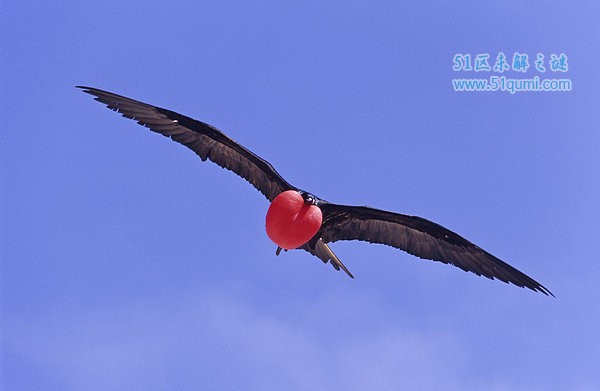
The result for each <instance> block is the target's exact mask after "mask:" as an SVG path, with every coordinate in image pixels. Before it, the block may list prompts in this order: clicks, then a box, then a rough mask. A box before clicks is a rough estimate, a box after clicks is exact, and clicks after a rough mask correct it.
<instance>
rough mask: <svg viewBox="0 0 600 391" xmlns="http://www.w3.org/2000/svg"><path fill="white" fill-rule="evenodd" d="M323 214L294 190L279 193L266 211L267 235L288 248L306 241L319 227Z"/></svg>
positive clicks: (282, 246) (277, 243)
mask: <svg viewBox="0 0 600 391" xmlns="http://www.w3.org/2000/svg"><path fill="white" fill-rule="evenodd" d="M322 221H323V214H322V213H321V209H320V208H319V207H317V206H315V205H310V204H307V203H305V202H304V199H303V198H302V195H300V193H298V192H297V191H295V190H288V191H284V192H283V193H281V194H279V195H278V196H277V197H275V199H274V200H273V202H271V205H270V206H269V210H268V211H267V219H266V224H265V225H266V228H267V235H268V236H269V238H270V239H271V240H272V241H273V242H275V244H276V245H278V246H279V247H281V248H283V249H286V250H290V249H293V248H298V247H300V246H302V245H303V244H304V243H306V242H308V241H309V240H310V239H311V238H312V237H313V236H314V235H315V234H316V233H317V231H318V230H319V228H320V227H321V222H322Z"/></svg>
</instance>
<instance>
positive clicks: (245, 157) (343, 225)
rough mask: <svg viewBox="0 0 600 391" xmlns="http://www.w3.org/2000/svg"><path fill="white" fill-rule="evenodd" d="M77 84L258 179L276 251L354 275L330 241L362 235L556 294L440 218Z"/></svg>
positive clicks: (185, 120) (125, 113) (128, 115)
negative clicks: (314, 187) (382, 205)
mask: <svg viewBox="0 0 600 391" xmlns="http://www.w3.org/2000/svg"><path fill="white" fill-rule="evenodd" d="M77 88H81V89H82V90H83V92H86V93H88V94H91V95H93V96H95V98H94V99H95V100H97V101H99V102H101V103H104V104H105V105H106V106H107V107H108V108H109V109H112V110H114V111H116V112H118V113H121V114H122V115H123V117H126V118H130V119H133V120H135V121H137V123H138V124H140V125H142V126H145V127H147V128H150V130H152V131H154V132H157V133H160V134H162V135H163V136H166V137H169V138H170V139H172V140H173V141H176V142H178V143H180V144H182V145H185V146H186V147H188V148H189V149H191V150H192V151H194V152H195V153H196V154H197V155H198V156H199V157H200V159H202V160H203V161H206V160H207V159H208V160H210V161H212V162H214V163H216V164H218V165H219V166H221V167H222V168H225V169H227V170H230V171H232V172H234V173H235V174H237V175H239V176H240V177H242V178H243V179H245V180H246V181H248V182H249V183H250V184H251V185H253V186H254V187H255V188H256V189H257V190H258V191H260V192H261V193H262V194H263V195H264V196H265V197H266V198H267V199H268V200H269V201H270V202H271V204H270V207H269V210H268V212H267V217H266V224H265V225H266V230H267V235H268V236H269V238H271V240H273V241H274V242H275V244H277V246H278V247H277V251H276V254H277V255H279V253H280V251H281V250H282V249H284V250H286V251H287V250H290V249H302V250H305V251H308V252H309V253H311V254H312V255H314V256H316V257H317V258H319V259H320V260H322V261H323V262H324V263H327V262H330V263H331V265H332V266H333V267H334V268H335V269H336V270H340V269H342V270H344V271H345V272H346V273H347V274H348V276H350V277H351V278H354V276H353V275H352V273H350V271H349V270H348V269H347V268H346V266H344V264H343V263H342V262H341V261H340V259H339V258H338V257H337V256H336V255H335V254H334V253H333V251H332V250H331V248H330V247H329V246H328V243H332V242H337V241H338V240H360V241H365V242H370V243H379V244H385V245H388V246H392V247H395V248H398V249H400V250H404V251H406V252H407V253H409V254H412V255H414V256H417V257H419V258H422V259H428V260H433V261H439V262H443V263H447V264H451V265H454V266H457V267H459V268H461V269H462V270H464V271H468V272H473V273H475V274H477V275H478V276H484V277H487V278H489V279H492V280H493V279H498V280H501V281H504V282H506V283H512V284H514V285H516V286H519V287H526V288H529V289H531V290H533V291H538V292H541V293H543V294H545V295H552V292H550V291H549V290H548V289H547V288H545V287H544V286H543V285H541V284H540V283H538V282H537V281H535V280H534V279H532V278H531V277H529V276H527V275H526V274H524V273H522V272H520V271H519V270H517V269H515V268H514V267H512V266H510V265H509V264H507V263H505V262H503V261H501V260H500V259H498V258H496V257H495V256H493V255H492V254H490V253H488V252H487V251H485V250H483V249H482V248H480V247H478V246H476V245H475V244H473V243H471V242H469V241H468V240H466V239H465V238H463V237H462V236H460V235H458V234H456V233H454V232H452V231H450V230H449V229H447V228H444V227H442V226H441V225H439V224H436V223H434V222H432V221H429V220H426V219H424V218H421V217H417V216H409V215H404V214H399V213H394V212H388V211H384V210H379V209H374V208H371V207H366V206H348V205H340V204H334V203H331V202H327V201H325V200H323V199H321V198H318V197H316V196H314V195H313V194H311V193H309V192H306V191H304V190H301V189H299V188H297V187H295V186H293V185H291V184H289V183H288V182H287V181H286V180H285V179H284V178H283V177H282V176H281V175H280V174H279V173H278V172H277V171H276V170H275V169H274V168H273V166H272V165H271V164H270V163H269V162H267V161H266V160H264V159H262V158H261V157H259V156H257V155H256V154H254V153H253V152H251V151H250V150H248V149H246V148H245V147H243V146H242V145H240V144H238V143H237V142H235V141H233V140H232V139H231V138H229V137H228V136H226V135H225V134H224V133H222V132H221V131H220V130H218V129H217V128H215V127H213V126H211V125H209V124H207V123H204V122H202V121H198V120H195V119H193V118H190V117H187V116H185V115H182V114H179V113H176V112H174V111H171V110H168V109H164V108H161V107H158V106H153V105H150V104H147V103H143V102H140V101H137V100H134V99H130V98H126V97H124V96H121V95H117V94H114V93H111V92H107V91H103V90H100V89H97V88H91V87H84V86H77ZM552 296H554V295H552Z"/></svg>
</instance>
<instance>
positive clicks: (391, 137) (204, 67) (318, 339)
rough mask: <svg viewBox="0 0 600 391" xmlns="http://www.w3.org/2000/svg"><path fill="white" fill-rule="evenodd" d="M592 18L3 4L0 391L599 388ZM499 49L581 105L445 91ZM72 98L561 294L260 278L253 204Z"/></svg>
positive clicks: (396, 261) (376, 271) (413, 267)
mask: <svg viewBox="0 0 600 391" xmlns="http://www.w3.org/2000/svg"><path fill="white" fill-rule="evenodd" d="M599 16H600V6H598V4H597V3H596V2H592V1H588V2H580V3H578V4H577V5H571V4H570V3H566V2H554V3H549V2H542V1H537V2H528V3H523V2H502V3H501V4H488V3H485V4H484V3H482V2H475V1H472V2H462V3H460V4H457V3H456V2H426V3H423V2H409V3H405V2H402V3H400V2H391V1H390V2H384V1H381V2H366V1H365V2H351V3H350V4H348V2H338V1H326V2H310V3H307V2H285V3H284V2H275V1H271V2H262V1H258V2H252V3H251V4H250V3H248V2H224V1H219V2H217V1H214V2H182V1H175V2H172V3H169V4H167V3H165V2H163V1H161V2H158V1H150V2H141V1H125V2H123V1H119V2H117V1H105V2H71V1H63V2H53V1H44V2H42V1H18V2H3V3H2V4H1V5H0V37H1V38H0V45H1V46H0V52H1V53H2V55H1V56H0V70H1V76H0V83H1V87H2V88H1V94H0V99H1V102H0V103H1V104H0V113H1V114H2V118H3V121H2V134H3V137H2V142H1V143H0V162H1V163H2V167H3V169H2V171H1V173H2V174H1V175H2V176H1V186H0V201H1V202H0V205H1V209H0V212H1V215H0V230H1V231H0V233H1V242H0V257H1V277H0V278H1V280H0V281H1V295H2V296H1V319H0V321H1V326H0V327H1V345H0V349H1V351H0V353H1V357H2V361H1V364H2V372H1V386H2V387H1V388H2V389H6V390H38V389H45V390H81V389H86V390H121V389H148V390H153V389H156V390H159V389H249V390H255V389H256V390H259V389H260V390H281V389H286V390H303V389H346V390H364V389H378V390H399V389H411V390H416V389H418V390H439V389H444V390H464V389H470V390H497V391H500V390H511V391H514V390H517V391H518V390H593V389H598V388H599V387H600V375H599V374H598V373H599V372H598V371H597V363H598V362H600V335H599V333H598V330H600V311H599V310H598V302H599V301H600V294H599V293H598V290H597V289H596V285H597V282H598V277H599V275H600V265H599V263H598V255H597V254H598V252H597V243H598V228H597V224H596V222H597V221H598V220H599V218H600V208H599V206H598V199H600V181H598V169H599V167H600V154H599V153H598V151H599V150H600V132H599V131H598V123H599V122H600V121H599V118H598V112H599V108H600V107H599V102H600V100H599V97H600V95H599V90H598V88H599V85H600V78H599V73H598V71H597V68H598V67H597V63H598V61H599V59H600V55H599V54H600V53H599V49H598V45H597V43H598V42H599V41H600V30H598V26H597V21H598V19H599V18H598V17H599ZM500 51H502V52H504V53H507V54H510V55H512V53H514V52H520V53H523V52H525V53H529V54H530V56H535V54H536V53H543V54H545V55H546V57H547V58H549V57H550V54H553V53H556V54H558V53H565V54H566V55H567V56H568V59H569V71H568V72H567V73H565V74H561V75H560V77H565V78H569V79H571V80H572V83H573V90H572V91H570V92H554V93H549V92H548V93H542V92H522V93H517V94H514V95H512V94H509V93H506V92H488V93H483V92H480V93H476V92H471V93H459V92H454V91H453V90H452V85H451V80H452V79H453V78H455V77H457V73H456V72H453V71H452V58H453V56H454V55H455V54H457V53H470V54H473V55H475V54H478V53H490V54H492V55H493V56H495V55H496V54H497V53H498V52H500ZM536 74H537V73H536V71H535V70H532V69H530V70H529V71H528V72H527V73H526V74H525V75H522V74H517V73H515V72H512V71H510V72H509V73H508V74H507V76H511V77H533V76H534V75H536ZM460 75H462V77H478V76H479V75H476V74H475V73H474V72H471V73H468V72H463V73H460ZM488 75H489V74H487V75H486V74H484V75H483V77H487V76H488ZM550 76H553V75H550ZM81 84H82V85H90V86H94V87H98V88H102V89H106V90H109V91H114V92H116V93H120V94H123V95H126V96H130V97H132V98H135V99H139V100H142V101H145V102H148V103H152V104H155V105H160V106H162V107H166V108H170V109H172V110H175V111H178V112H180V113H183V114H187V115H190V116H192V117H195V118H197V119H201V120H203V121H206V122H209V123H211V124H213V125H215V126H217V127H218V128H220V129H221V130H223V131H224V132H225V133H227V134H228V135H229V136H231V137H232V138H234V139H235V140H237V141H238V142H240V143H242V144H243V145H245V146H246V147H248V148H250V149H251V150H252V151H254V152H255V153H257V154H259V155H261V156H262V157H264V158H265V159H267V160H269V161H270V162H271V163H272V164H273V165H274V166H275V167H276V168H277V170H278V171H279V172H280V173H281V174H282V175H284V176H285V178H286V179H287V180H288V181H290V182H291V183H293V184H294V185H296V186H298V187H301V188H304V189H306V190H309V191H311V192H313V193H315V194H316V195H318V196H320V197H322V198H325V199H327V200H330V201H335V202H339V203H347V204H359V205H363V204H366V205H369V206H374V207H378V208H382V209H388V210H393V211H397V212H401V213H407V214H414V215H419V216H422V217H425V218H428V219H431V220H433V221H436V222H438V223H440V224H442V225H444V226H447V227H448V228H450V229H452V230H454V231H456V232H458V233H459V234H461V235H463V236H465V237H466V238H468V239H469V240H471V241H473V242H474V243H476V244H478V245H480V246H481V247H483V248H485V249H487V250H488V251H490V252H492V253H493V254H495V255H497V256H498V257H500V258H501V259H503V260H505V261H507V262H508V263H510V264H512V265H514V266H515V267H517V268H519V269H520V270H522V271H524V272H525V273H527V274H529V275H530V276H532V277H533V278H535V279H537V280H538V281H540V282H541V283H542V284H544V285H545V286H547V287H548V288H549V289H550V290H551V291H552V292H554V293H555V294H556V296H557V297H556V299H553V298H549V297H545V296H544V295H542V294H539V293H533V292H531V291H528V290H525V289H519V288H516V287H514V286H508V285H506V284H503V283H501V282H497V281H490V280H488V279H485V278H480V277H477V276H475V275H474V274H471V273H464V272H462V271H461V270H459V269H457V268H454V267H450V266H446V265H443V264H441V263H437V262H429V261H421V260H418V259H417V258H414V257H412V256H410V255H408V254H406V253H403V252H401V251H399V250H395V249H392V248H389V247H385V246H376V245H368V244H365V243H358V242H347V243H343V242H338V243H335V244H334V245H333V249H334V251H335V252H336V253H337V255H338V256H339V257H340V258H341V259H342V260H343V261H344V263H345V264H346V266H348V268H349V269H350V270H351V271H352V272H353V273H354V275H355V276H356V279H355V280H351V279H349V278H347V277H346V276H345V275H344V274H342V273H336V272H335V271H333V269H332V268H331V267H330V266H329V265H323V264H322V263H321V262H320V261H318V260H317V259H316V258H312V257H311V256H309V255H308V254H306V253H304V252H296V251H292V252H288V253H286V254H282V255H281V256H279V257H275V254H274V253H275V247H276V246H275V245H274V244H273V243H271V242H270V241H269V239H268V238H267V236H266V234H265V231H264V216H265V213H266V210H267V207H268V204H267V202H266V201H265V199H264V198H263V196H262V195H261V194H260V193H258V192H257V191H255V190H254V189H253V188H252V187H251V186H249V185H248V184H247V183H245V182H244V181H243V180H241V179H239V178H238V177H236V176H235V175H233V174H231V173H229V172H226V171H224V170H222V169H220V168H219V167H217V166H215V165H214V164H211V163H203V162H201V161H200V160H199V159H198V158H197V157H196V156H195V155H194V154H193V153H191V152H190V151H188V150H186V149H185V148H183V147H181V146H180V145H177V144H176V143H173V142H170V141H169V140H168V139H166V138H164V137H162V136H160V135H157V134H153V133H151V132H149V131H147V130H146V129H144V128H142V127H140V126H138V125H136V124H135V123H134V122H133V121H129V120H126V119H123V118H121V117H120V116H118V115H116V114H115V113H111V112H110V111H109V110H106V109H105V108H103V107H102V106H101V105H100V104H98V103H96V102H94V101H93V100H92V99H91V98H90V97H89V96H87V95H84V94H82V93H81V92H79V91H78V90H76V89H75V88H73V86H75V85H81Z"/></svg>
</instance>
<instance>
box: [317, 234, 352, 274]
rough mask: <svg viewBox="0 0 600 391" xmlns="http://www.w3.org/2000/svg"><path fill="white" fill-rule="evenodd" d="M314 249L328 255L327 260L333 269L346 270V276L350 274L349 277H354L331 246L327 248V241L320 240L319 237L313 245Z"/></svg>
mask: <svg viewBox="0 0 600 391" xmlns="http://www.w3.org/2000/svg"><path fill="white" fill-rule="evenodd" d="M315 249H316V250H317V251H319V252H324V253H325V254H327V255H328V257H329V261H330V262H331V266H333V268H334V269H335V270H340V269H342V270H343V271H345V272H346V274H347V275H348V276H350V278H354V276H353V275H352V273H350V270H348V268H346V266H344V264H343V263H342V261H340V259H339V258H338V257H337V255H335V254H334V252H333V251H332V250H331V248H329V246H328V245H327V243H325V242H323V240H321V239H319V240H317V244H316V245H315Z"/></svg>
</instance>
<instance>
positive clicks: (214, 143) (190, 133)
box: [77, 86, 296, 201]
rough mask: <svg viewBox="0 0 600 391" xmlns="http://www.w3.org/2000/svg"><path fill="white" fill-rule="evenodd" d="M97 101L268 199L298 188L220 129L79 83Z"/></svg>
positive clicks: (270, 199)
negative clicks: (223, 170)
mask: <svg viewBox="0 0 600 391" xmlns="http://www.w3.org/2000/svg"><path fill="white" fill-rule="evenodd" d="M77 88H81V89H83V92H86V93H88V94H91V95H94V96H95V97H96V98H94V99H95V100H97V101H99V102H102V103H104V104H106V106H107V107H108V108H110V109H112V110H114V111H116V112H119V113H121V114H122V115H123V117H126V118H130V119H133V120H136V121H137V122H138V123H139V124H140V125H142V126H145V127H147V128H150V130H152V131H154V132H157V133H160V134H162V135H163V136H166V137H169V138H171V139H172V140H174V141H177V142H178V143H180V144H183V145H185V146H186V147H188V148H189V149H191V150H192V151H194V152H195V153H196V154H197V155H198V156H200V159H202V160H203V161H205V160H206V159H209V160H211V161H212V162H214V163H216V164H218V165H219V166H221V167H223V168H226V169H228V170H230V171H233V172H234V173H236V174H237V175H239V176H241V177H242V178H244V179H245V180H247V181H248V182H250V184H252V186H254V187H255V188H256V189H258V191H260V192H261V193H263V194H264V195H265V197H267V199H268V200H269V201H272V200H273V199H274V198H275V197H277V195H278V194H279V193H281V192H283V191H286V190H296V188H295V187H294V186H292V185H290V184H289V183H287V182H286V181H285V179H283V178H282V177H281V175H279V173H278V172H277V171H275V169H274V168H273V166H271V164H270V163H269V162H267V161H266V160H264V159H262V158H260V157H259V156H257V155H255V154H254V153H252V152H251V151H249V150H248V149H246V148H244V147H243V146H241V145H240V144H238V143H236V142H235V141H233V140H232V139H230V138H229V137H227V136H226V135H224V134H223V133H221V132H220V131H219V130H218V129H216V128H214V127H212V126H210V125H208V124H206V123H204V122H201V121H197V120H195V119H193V118H190V117H186V116H184V115H181V114H178V113H176V112H174V111H171V110H167V109H163V108H160V107H156V106H152V105H149V104H146V103H143V102H139V101H137V100H133V99H130V98H126V97H124V96H121V95H117V94H113V93H111V92H107V91H102V90H99V89H96V88H91V87H82V86H78V87H77Z"/></svg>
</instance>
